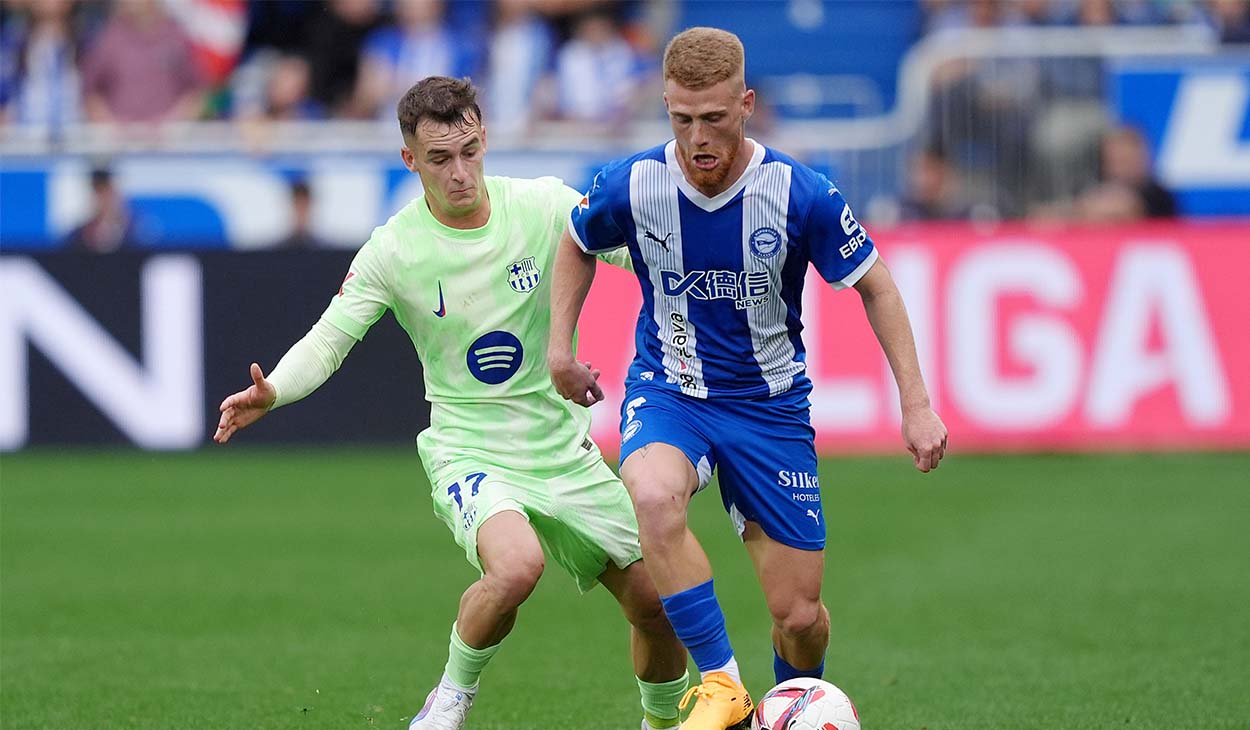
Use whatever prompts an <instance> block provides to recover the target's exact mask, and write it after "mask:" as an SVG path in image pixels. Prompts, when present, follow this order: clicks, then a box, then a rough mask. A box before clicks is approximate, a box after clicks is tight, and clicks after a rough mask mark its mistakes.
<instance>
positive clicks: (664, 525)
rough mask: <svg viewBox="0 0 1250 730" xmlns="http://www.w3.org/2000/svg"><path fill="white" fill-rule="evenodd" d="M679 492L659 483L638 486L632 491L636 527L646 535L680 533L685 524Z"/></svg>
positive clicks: (684, 512)
mask: <svg viewBox="0 0 1250 730" xmlns="http://www.w3.org/2000/svg"><path fill="white" fill-rule="evenodd" d="M679 494H680V492H679V490H677V489H673V488H671V485H668V484H665V483H663V482H661V481H658V480H657V481H652V482H648V483H643V484H638V485H637V486H636V487H635V488H634V490H633V499H634V511H635V512H636V513H637V514H638V527H639V529H640V530H642V531H644V532H648V533H655V534H667V533H670V532H676V531H680V530H681V528H683V527H684V526H685V524H686V505H685V504H684V503H683V502H682V500H681V498H680V497H679Z"/></svg>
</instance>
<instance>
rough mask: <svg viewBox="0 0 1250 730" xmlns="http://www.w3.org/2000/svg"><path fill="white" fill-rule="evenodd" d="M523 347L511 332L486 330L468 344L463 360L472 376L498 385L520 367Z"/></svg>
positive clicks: (488, 383) (523, 351)
mask: <svg viewBox="0 0 1250 730" xmlns="http://www.w3.org/2000/svg"><path fill="white" fill-rule="evenodd" d="M524 357H525V349H524V348H523V347H521V341H520V340H518V339H517V337H516V335H514V334H512V333H511V332H504V331H502V330H497V331H495V332H487V333H486V334H484V335H482V336H481V337H479V338H477V339H476V340H474V341H473V344H472V345H469V351H468V352H467V353H465V361H466V362H467V364H468V366H469V372H471V373H473V377H475V378H477V379H478V380H480V381H482V382H483V383H486V384H487V385H499V384H500V383H502V382H504V381H505V380H507V379H508V378H511V377H512V376H513V375H515V374H516V372H517V371H518V370H520V369H521V362H522V360H523V359H524Z"/></svg>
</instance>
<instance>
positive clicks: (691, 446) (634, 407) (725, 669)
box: [621, 388, 752, 730]
mask: <svg viewBox="0 0 1250 730" xmlns="http://www.w3.org/2000/svg"><path fill="white" fill-rule="evenodd" d="M698 408H700V404H699V403H698V402H696V401H694V400H693V399H688V398H684V397H683V396H680V395H679V394H674V393H670V392H667V391H663V390H660V389H654V388H640V389H631V392H629V393H627V394H626V399H625V403H624V411H625V414H624V415H625V418H623V419H622V424H623V425H622V428H623V432H622V443H621V459H622V461H621V478H622V479H623V480H624V481H625V485H626V487H627V488H628V490H629V494H630V497H631V499H632V500H633V503H634V510H635V512H636V513H637V516H638V534H639V538H640V541H641V544H642V553H643V557H644V558H645V560H646V567H647V571H648V573H650V575H651V577H652V579H653V581H654V582H655V585H656V588H657V589H658V590H659V593H660V596H661V601H662V602H663V604H664V611H665V613H666V614H667V616H668V618H669V622H670V623H671V624H672V626H673V630H674V631H675V632H676V634H677V636H678V638H680V639H681V642H682V644H684V645H685V647H686V649H688V650H689V651H690V656H691V657H692V658H693V659H694V661H695V664H696V665H697V666H698V668H699V673H700V675H701V680H702V683H701V684H700V685H699V686H698V687H696V688H692V693H693V695H694V696H697V697H698V700H697V702H696V703H695V705H694V710H693V711H692V712H691V715H690V717H688V718H687V720H686V723H685V724H684V725H683V727H684V728H688V729H689V730H723V728H727V727H733V726H736V725H738V724H739V723H742V722H744V721H747V720H749V719H750V711H751V707H752V705H751V699H750V696H749V695H748V694H747V691H746V688H745V687H743V686H742V677H741V674H740V672H739V670H738V662H737V660H736V659H735V658H734V652H733V647H732V646H731V645H730V642H729V634H728V631H727V630H726V627H725V614H724V612H723V611H722V610H721V606H720V602H719V601H718V600H717V598H716V592H715V589H714V587H713V584H712V568H711V564H710V563H709V562H708V559H707V554H706V553H705V552H704V551H703V547H702V546H701V545H700V544H699V541H698V540H697V539H696V538H695V536H694V533H693V532H691V531H690V527H689V525H688V524H687V522H686V509H687V507H688V505H689V503H690V498H691V496H692V495H693V494H694V492H695V491H696V490H697V489H698V488H699V487H701V486H703V485H705V484H706V483H707V480H708V479H709V478H710V476H711V460H710V458H709V456H708V455H709V454H710V451H711V446H710V443H709V442H708V440H707V438H706V437H705V436H704V435H703V433H702V431H701V429H700V428H698V427H697V426H696V425H694V424H695V423H697V420H698V419H697V417H696V418H692V417H691V410H692V409H698ZM705 415H710V414H705ZM690 699H691V697H689V696H688V697H687V698H684V702H688V701H689V700H690Z"/></svg>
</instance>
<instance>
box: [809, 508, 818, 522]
mask: <svg viewBox="0 0 1250 730" xmlns="http://www.w3.org/2000/svg"><path fill="white" fill-rule="evenodd" d="M807 516H808V517H811V518H812V519H813V520H816V524H818V525H819V524H820V510H819V509H817V510H814V511H813V510H810V509H809V510H808V511H807Z"/></svg>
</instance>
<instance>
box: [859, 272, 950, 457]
mask: <svg viewBox="0 0 1250 730" xmlns="http://www.w3.org/2000/svg"><path fill="white" fill-rule="evenodd" d="M855 289H856V291H858V292H859V295H860V298H861V299H863V302H864V312H865V313H867V315H868V322H869V324H871V325H872V331H873V332H874V333H876V335H877V341H878V342H880V343H881V349H882V351H884V352H885V357H886V360H888V361H889V363H890V370H891V371H892V372H893V373H894V380H895V382H897V383H898V395H899V403H900V405H901V408H902V412H903V441H904V443H906V444H907V449H908V451H910V452H911V453H912V457H913V459H914V460H915V464H916V468H917V469H919V470H920V471H923V472H927V471H930V470H932V469H936V468H937V467H938V463H939V462H940V461H941V460H942V457H943V456H945V455H946V444H947V434H946V425H945V424H943V423H942V419H941V418H939V417H938V415H937V413H935V412H934V410H933V408H932V406H931V405H930V403H929V392H928V391H927V390H926V389H925V385H924V377H923V376H922V375H921V374H920V361H919V359H918V358H917V357H916V341H915V339H914V338H913V337H912V331H911V321H910V320H909V319H908V317H907V307H906V306H905V305H904V304H903V297H902V295H901V294H899V291H898V286H897V285H895V283H894V277H893V276H891V275H890V270H889V269H888V268H886V265H885V263H884V262H883V261H881V260H878V261H877V263H875V264H873V266H872V268H870V269H869V270H868V272H867V273H866V274H864V275H863V277H861V278H860V280H859V281H858V282H856V283H855Z"/></svg>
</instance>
